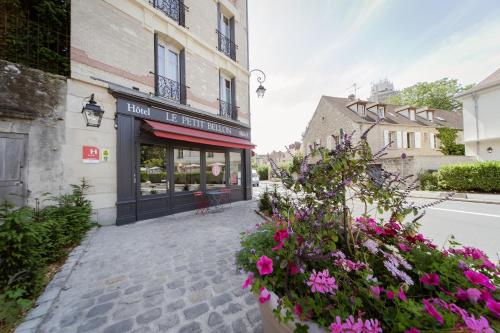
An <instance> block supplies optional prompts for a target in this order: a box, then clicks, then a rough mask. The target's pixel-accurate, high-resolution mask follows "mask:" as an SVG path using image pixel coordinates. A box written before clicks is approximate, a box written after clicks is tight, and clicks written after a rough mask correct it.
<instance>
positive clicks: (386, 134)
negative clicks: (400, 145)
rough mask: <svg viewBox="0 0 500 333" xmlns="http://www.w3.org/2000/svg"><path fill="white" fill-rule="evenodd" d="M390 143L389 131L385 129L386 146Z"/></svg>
mask: <svg viewBox="0 0 500 333" xmlns="http://www.w3.org/2000/svg"><path fill="white" fill-rule="evenodd" d="M388 145H389V131H384V147H387V146H388Z"/></svg>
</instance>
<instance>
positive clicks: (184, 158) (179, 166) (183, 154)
mask: <svg viewBox="0 0 500 333" xmlns="http://www.w3.org/2000/svg"><path fill="white" fill-rule="evenodd" d="M200 164H201V161H200V151H199V150H198V149H184V148H175V149H174V186H175V187H174V189H175V192H187V191H197V190H199V189H200Z"/></svg>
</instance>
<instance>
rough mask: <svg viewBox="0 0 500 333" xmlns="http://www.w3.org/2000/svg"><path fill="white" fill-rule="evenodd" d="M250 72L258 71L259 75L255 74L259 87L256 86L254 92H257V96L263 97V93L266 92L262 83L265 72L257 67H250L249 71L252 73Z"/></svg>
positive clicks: (264, 78)
mask: <svg viewBox="0 0 500 333" xmlns="http://www.w3.org/2000/svg"><path fill="white" fill-rule="evenodd" d="M252 72H260V74H259V76H257V81H258V82H259V87H258V88H257V90H256V91H255V92H256V93H257V97H258V98H262V97H264V94H265V93H266V88H264V86H263V85H262V83H263V82H264V81H266V74H265V73H264V72H263V71H261V70H260V69H257V68H256V69H252V70H251V71H250V73H252Z"/></svg>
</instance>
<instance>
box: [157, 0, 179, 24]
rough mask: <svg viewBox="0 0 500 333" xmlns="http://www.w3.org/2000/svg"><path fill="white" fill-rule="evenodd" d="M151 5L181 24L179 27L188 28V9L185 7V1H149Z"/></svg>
mask: <svg viewBox="0 0 500 333" xmlns="http://www.w3.org/2000/svg"><path fill="white" fill-rule="evenodd" d="M149 3H150V4H152V5H153V7H155V8H158V9H159V10H161V11H162V12H163V13H165V15H167V16H168V17H170V18H171V19H173V20H174V21H176V22H177V23H179V25H181V26H183V27H185V26H186V11H188V7H187V6H186V5H184V0H149Z"/></svg>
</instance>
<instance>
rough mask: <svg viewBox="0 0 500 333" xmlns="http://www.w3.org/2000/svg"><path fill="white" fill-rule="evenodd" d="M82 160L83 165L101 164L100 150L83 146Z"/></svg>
mask: <svg viewBox="0 0 500 333" xmlns="http://www.w3.org/2000/svg"><path fill="white" fill-rule="evenodd" d="M82 160H83V163H99V161H100V155H99V148H97V147H93V146H83V149H82Z"/></svg>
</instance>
